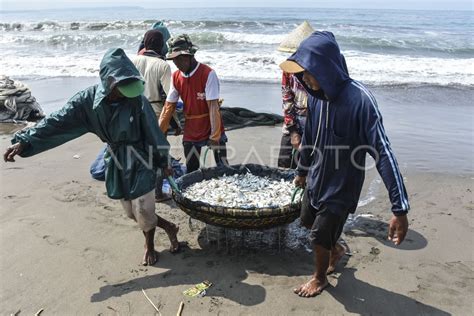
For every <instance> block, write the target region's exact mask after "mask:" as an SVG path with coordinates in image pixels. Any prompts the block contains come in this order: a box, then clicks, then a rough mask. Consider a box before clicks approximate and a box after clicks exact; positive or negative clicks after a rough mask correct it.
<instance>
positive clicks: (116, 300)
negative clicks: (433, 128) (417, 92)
mask: <svg viewBox="0 0 474 316" xmlns="http://www.w3.org/2000/svg"><path fill="white" fill-rule="evenodd" d="M228 134H229V139H230V143H229V144H230V145H231V146H232V147H235V148H238V149H239V152H235V153H234V154H233V157H232V159H231V161H232V162H235V163H237V162H242V161H244V160H247V161H249V162H260V161H259V160H261V162H263V163H266V164H270V165H275V162H276V161H275V160H274V159H271V155H270V152H272V150H273V151H275V150H276V149H275V148H276V147H274V148H273V149H272V145H274V144H278V143H279V137H280V129H279V128H278V127H275V128H268V127H259V128H248V129H243V130H236V131H232V132H230V133H228ZM8 140H9V137H8V136H5V135H4V136H1V141H0V148H2V149H3V148H5V147H6V146H7V145H8ZM170 142H171V143H172V144H173V145H174V146H175V147H176V145H179V139H175V138H174V137H171V138H170ZM251 144H257V147H256V148H257V149H256V151H255V152H256V153H258V156H259V157H256V155H255V152H252V151H250V152H249V151H248V148H249V146H250V145H251ZM101 147H102V144H101V143H100V142H99V140H98V139H97V138H96V137H95V136H93V135H90V134H89V135H86V136H83V137H81V138H79V139H77V140H74V141H72V142H70V143H67V144H65V145H63V146H61V147H59V148H56V149H54V150H50V151H48V152H45V153H43V154H40V155H37V156H35V157H31V158H29V159H22V158H18V159H17V162H16V163H14V164H12V163H9V164H5V163H1V164H0V170H1V192H0V199H1V210H0V223H1V235H0V236H1V239H0V241H1V244H0V249H1V259H0V314H1V315H9V314H10V313H15V312H17V311H21V313H20V314H19V315H33V314H34V313H35V312H37V311H38V310H39V309H41V308H44V312H43V314H42V315H72V314H78V315H118V314H120V315H129V314H135V315H145V314H146V315H153V314H154V309H153V307H152V306H151V305H150V304H149V302H148V301H147V300H146V299H145V297H144V296H143V294H142V291H141V290H142V289H145V290H146V292H147V293H148V296H149V297H150V298H151V299H152V300H153V301H154V302H155V304H156V305H159V306H160V310H161V313H162V314H163V315H175V314H176V312H177V310H178V306H179V303H180V302H181V301H183V302H184V304H185V306H184V311H183V315H205V314H210V315H288V314H294V315H315V314H324V315H328V314H332V315H341V314H352V313H354V314H362V315H377V314H384V315H391V314H393V315H395V314H397V315H420V314H423V315H428V314H429V315H447V314H454V315H468V314H471V313H472V311H473V305H472V304H473V303H472V302H473V301H474V300H473V294H472V293H473V292H474V288H473V257H472V245H471V243H472V236H473V234H472V231H473V219H472V218H473V217H472V212H473V210H474V204H473V195H472V190H473V185H472V183H473V175H465V176H458V175H447V174H433V173H417V172H414V171H410V170H404V176H405V178H406V186H407V189H408V192H409V194H410V198H411V206H412V211H411V213H410V215H409V220H410V231H409V233H408V236H407V240H406V241H405V243H404V244H403V245H402V246H400V247H394V246H392V245H390V244H389V243H388V242H387V241H386V238H385V237H386V234H387V224H386V222H387V220H388V219H389V218H390V212H389V207H390V205H389V201H388V197H387V194H386V191H385V188H384V187H383V185H381V184H380V185H378V189H377V190H375V200H373V201H372V202H370V203H368V204H367V205H365V206H362V207H360V208H359V209H358V213H359V214H368V213H370V214H373V217H371V218H367V217H362V218H361V217H359V219H358V220H356V221H355V222H354V223H353V224H352V225H348V226H347V227H346V231H345V233H344V234H343V238H344V240H345V241H346V242H347V244H348V245H349V247H350V249H351V252H352V256H351V257H348V256H346V257H345V258H344V259H343V262H341V264H340V265H339V267H338V270H337V273H336V274H335V275H334V276H331V277H330V283H331V287H330V288H329V289H328V290H327V291H325V292H324V293H323V294H322V295H320V296H318V297H316V298H309V299H306V298H300V297H298V296H296V295H295V294H293V293H292V289H293V288H294V287H295V286H297V285H299V284H300V283H302V282H304V281H305V280H306V279H307V278H308V276H309V275H310V274H311V273H312V270H313V259H312V255H311V254H309V253H307V252H306V251H305V250H303V249H285V248H284V249H282V250H281V251H280V252H279V253H278V252H276V251H274V249H273V250H272V249H266V250H264V251H256V250H255V249H246V247H245V244H244V245H243V247H232V248H230V249H226V248H225V247H223V246H222V245H220V246H219V248H218V247H217V245H215V244H212V243H208V242H207V239H206V237H205V230H204V229H202V227H203V225H195V226H197V228H196V227H194V230H191V227H190V226H189V224H188V217H187V216H186V215H185V214H184V213H183V212H182V211H181V210H179V209H177V208H176V207H175V206H174V205H173V203H169V205H168V204H157V213H159V214H160V215H162V216H163V217H165V218H167V219H169V220H172V221H174V222H176V223H178V224H179V225H180V232H179V238H180V240H182V241H186V242H187V243H188V246H187V247H185V248H184V251H183V252H181V253H179V254H176V255H172V254H170V253H169V252H168V251H167V250H166V249H167V248H168V246H169V243H168V241H167V238H166V236H165V234H164V233H163V232H162V231H158V233H157V235H156V242H157V244H158V250H159V251H160V260H159V262H158V263H157V264H156V266H153V267H143V266H141V265H140V264H139V263H140V261H141V258H142V255H143V242H144V238H143V236H142V233H141V232H140V231H139V229H138V227H137V225H136V224H135V223H133V222H132V221H130V220H129V219H127V218H126V217H125V216H124V215H123V211H122V209H121V207H120V203H119V202H118V201H113V200H110V199H108V198H107V197H106V195H105V188H104V183H103V182H98V181H95V180H93V179H91V177H90V176H89V172H88V170H89V165H90V163H91V161H92V160H93V159H94V158H95V156H96V154H97V153H98V151H99V149H100V148H101ZM175 154H176V156H181V155H182V154H181V151H180V150H179V149H175ZM74 155H79V156H80V157H79V159H74V158H73V156H74ZM231 156H232V155H231ZM246 157H248V159H246ZM374 179H376V178H375V172H374V171H373V170H372V171H370V172H369V175H368V177H367V180H366V184H367V185H366V186H365V188H364V192H363V194H362V196H363V197H365V196H366V195H367V194H369V193H368V189H369V187H370V185H369V184H370V183H377V181H376V180H374ZM373 181H375V182H373ZM195 224H196V223H195ZM206 279H208V280H210V281H212V282H213V283H214V286H213V287H211V288H210V289H209V290H208V293H207V296H206V297H202V298H188V297H185V296H183V295H182V291H183V290H185V289H187V288H189V287H190V286H191V285H193V284H196V283H199V282H201V281H203V280H206Z"/></svg>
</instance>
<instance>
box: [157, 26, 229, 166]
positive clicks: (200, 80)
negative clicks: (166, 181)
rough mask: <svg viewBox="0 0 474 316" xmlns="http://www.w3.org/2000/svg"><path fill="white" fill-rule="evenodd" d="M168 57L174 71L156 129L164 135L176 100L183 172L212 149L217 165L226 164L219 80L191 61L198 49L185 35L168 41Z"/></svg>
mask: <svg viewBox="0 0 474 316" xmlns="http://www.w3.org/2000/svg"><path fill="white" fill-rule="evenodd" d="M168 49H169V52H168V55H167V56H166V59H168V60H172V61H173V63H174V64H175V65H176V67H177V68H178V70H177V71H175V72H174V73H173V75H172V77H171V86H170V90H169V92H168V95H167V98H166V102H165V105H164V108H163V111H162V113H161V116H160V120H159V125H160V129H161V130H162V131H163V132H164V133H165V132H166V131H167V130H168V127H169V122H170V120H171V117H172V115H173V113H174V112H175V110H176V104H177V102H178V100H179V98H181V99H182V101H183V103H184V106H183V112H184V118H185V124H184V131H183V147H184V155H185V156H186V168H187V172H188V173H189V172H192V171H194V170H197V169H198V168H199V157H200V155H201V148H202V147H203V146H205V145H207V146H209V147H211V148H212V150H213V152H214V159H215V161H216V164H217V165H222V164H228V162H227V150H226V145H225V143H226V142H227V137H226V135H225V132H224V123H223V122H222V117H221V113H220V111H219V79H218V78H217V75H216V72H215V71H214V70H213V69H212V68H210V67H209V66H207V65H205V64H202V63H199V62H197V61H196V59H195V58H194V54H195V53H196V51H197V50H198V47H197V46H195V45H193V43H192V42H191V40H190V39H189V36H188V35H186V34H182V35H179V36H177V37H174V38H171V39H170V40H168Z"/></svg>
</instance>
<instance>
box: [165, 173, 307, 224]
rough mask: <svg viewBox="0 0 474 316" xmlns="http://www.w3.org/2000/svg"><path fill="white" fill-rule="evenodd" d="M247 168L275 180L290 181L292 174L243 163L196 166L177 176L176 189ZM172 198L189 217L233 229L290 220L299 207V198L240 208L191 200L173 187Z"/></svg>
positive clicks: (297, 214) (294, 216)
mask: <svg viewBox="0 0 474 316" xmlns="http://www.w3.org/2000/svg"><path fill="white" fill-rule="evenodd" d="M248 172H251V173H252V174H254V175H258V176H262V177H265V176H266V177H270V178H272V179H277V180H280V179H285V180H288V181H290V180H292V179H293V177H294V171H291V170H282V169H277V168H271V167H267V166H261V165H255V164H246V165H233V166H220V167H214V168H207V169H200V170H196V171H193V172H191V173H189V174H186V175H184V176H182V177H180V178H178V179H177V180H176V184H177V186H178V187H179V189H180V190H184V189H186V188H187V187H188V186H190V185H192V184H194V183H196V182H201V181H203V180H208V179H212V178H217V177H220V176H223V175H224V174H226V175H233V174H245V173H248ZM173 199H174V200H175V201H176V204H178V205H179V207H180V208H181V209H182V210H183V211H184V212H185V213H186V214H188V215H189V216H191V217H192V218H195V219H197V220H200V221H203V222H205V223H207V224H211V225H215V226H220V227H226V228H236V229H262V228H270V227H274V226H279V225H284V224H287V223H291V222H293V221H294V220H295V219H296V218H297V217H298V216H299V213H300V207H301V205H300V202H299V199H298V201H295V202H294V203H291V204H289V205H283V206H279V207H266V208H246V209H243V208H232V207H223V206H213V205H209V204H208V203H204V202H200V201H191V200H189V199H187V198H185V197H184V196H183V195H182V194H181V193H180V191H177V190H173Z"/></svg>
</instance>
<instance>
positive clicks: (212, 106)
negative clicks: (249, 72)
mask: <svg viewBox="0 0 474 316" xmlns="http://www.w3.org/2000/svg"><path fill="white" fill-rule="evenodd" d="M219 90H220V85H219V78H217V74H216V72H215V71H214V70H213V71H211V72H210V73H209V76H208V77H207V82H206V89H205V92H206V101H207V106H208V107H209V120H210V123H211V135H210V136H209V140H210V141H211V142H212V143H213V144H214V145H217V144H218V143H219V140H220V138H221V129H222V126H221V124H222V118H221V112H220V110H219V92H220V91H219Z"/></svg>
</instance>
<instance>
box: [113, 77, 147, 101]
mask: <svg viewBox="0 0 474 316" xmlns="http://www.w3.org/2000/svg"><path fill="white" fill-rule="evenodd" d="M117 89H118V90H119V91H120V93H121V94H123V95H124V96H125V97H127V98H135V97H138V96H139V95H141V94H142V93H143V91H144V90H145V84H144V82H143V81H142V80H139V79H136V80H132V81H130V80H124V81H121V82H119V83H118V84H117Z"/></svg>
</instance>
